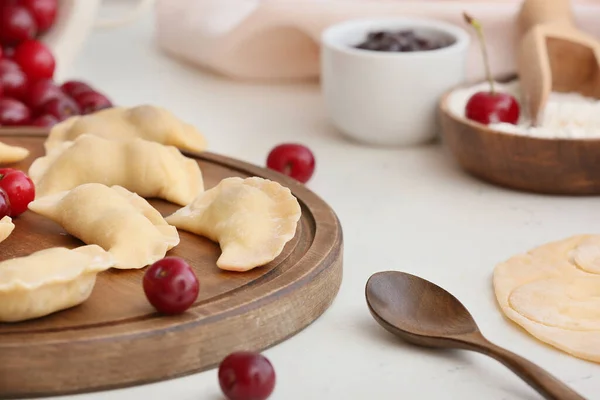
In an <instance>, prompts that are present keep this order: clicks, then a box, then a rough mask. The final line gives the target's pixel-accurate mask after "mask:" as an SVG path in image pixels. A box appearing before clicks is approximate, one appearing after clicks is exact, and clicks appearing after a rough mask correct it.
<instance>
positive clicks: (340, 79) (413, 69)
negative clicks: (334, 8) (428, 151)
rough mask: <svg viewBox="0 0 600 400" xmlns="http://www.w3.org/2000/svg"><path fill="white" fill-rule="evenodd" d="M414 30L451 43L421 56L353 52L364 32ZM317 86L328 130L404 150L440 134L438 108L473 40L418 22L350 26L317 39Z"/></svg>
mask: <svg viewBox="0 0 600 400" xmlns="http://www.w3.org/2000/svg"><path fill="white" fill-rule="evenodd" d="M404 29H411V30H414V31H415V33H417V34H418V35H419V36H423V37H427V38H432V39H436V38H444V39H451V40H452V41H453V43H452V44H451V45H449V46H448V47H444V48H441V49H437V50H429V51H419V52H410V53H408V52H405V53H400V52H380V51H369V50H361V49H356V48H355V46H356V45H358V44H359V43H360V42H362V41H363V40H364V39H365V38H366V37H367V34H368V33H369V32H372V31H376V30H404ZM321 40H322V46H321V49H322V50H321V52H322V53H321V85H322V90H323V95H324V98H325V103H326V107H327V110H328V113H329V116H330V118H331V121H332V123H333V124H334V125H335V126H336V127H337V128H338V129H339V130H340V131H341V132H343V133H344V134H346V135H348V136H350V137H352V138H354V139H355V140H358V141H360V142H363V143H367V144H371V145H381V146H409V145H417V144H422V143H426V142H429V141H431V140H432V139H433V138H435V137H436V135H437V130H438V129H437V128H438V114H437V105H438V103H439V99H440V98H441V96H442V95H443V94H444V93H445V92H446V91H447V90H448V89H450V88H452V87H454V86H456V85H458V84H461V83H463V82H464V80H465V77H466V65H467V50H468V47H469V42H470V37H469V35H468V33H467V32H466V31H465V30H464V29H462V28H460V27H458V26H455V25H452V24H448V23H445V22H441V21H436V20H427V19H419V18H394V19H368V20H350V21H346V22H342V23H339V24H336V25H333V26H331V27H329V28H328V29H326V30H325V31H324V32H323V34H322V37H321Z"/></svg>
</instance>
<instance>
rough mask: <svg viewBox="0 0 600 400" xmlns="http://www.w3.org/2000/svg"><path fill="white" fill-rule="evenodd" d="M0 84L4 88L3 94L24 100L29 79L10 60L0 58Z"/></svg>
mask: <svg viewBox="0 0 600 400" xmlns="http://www.w3.org/2000/svg"><path fill="white" fill-rule="evenodd" d="M0 84H1V85H2V87H3V88H4V96H6V97H13V98H15V99H19V100H24V99H25V98H26V96H27V89H28V87H29V79H28V78H27V75H25V73H24V72H23V71H21V69H20V68H19V66H18V65H17V64H16V63H15V62H14V61H12V60H8V59H6V58H3V59H2V60H0Z"/></svg>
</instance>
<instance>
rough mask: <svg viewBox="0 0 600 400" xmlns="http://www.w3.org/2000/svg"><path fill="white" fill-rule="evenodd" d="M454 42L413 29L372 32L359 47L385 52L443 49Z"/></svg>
mask: <svg viewBox="0 0 600 400" xmlns="http://www.w3.org/2000/svg"><path fill="white" fill-rule="evenodd" d="M451 44H452V41H450V40H443V39H441V38H437V39H432V38H428V37H425V36H424V35H419V34H417V33H416V32H415V31H414V30H412V29H406V30H396V31H391V30H389V31H387V30H382V31H375V32H370V33H369V34H368V35H367V38H366V39H365V40H364V41H363V42H362V43H360V44H358V45H357V46H356V48H357V49H361V50H371V51H385V52H402V53H406V52H415V51H429V50H437V49H442V48H444V47H448V46H450V45H451Z"/></svg>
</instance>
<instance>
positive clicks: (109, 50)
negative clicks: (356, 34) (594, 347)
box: [60, 13, 600, 400]
mask: <svg viewBox="0 0 600 400" xmlns="http://www.w3.org/2000/svg"><path fill="white" fill-rule="evenodd" d="M152 24H153V20H152V14H151V13H149V14H146V15H145V16H144V17H143V18H142V19H141V20H138V21H137V22H135V23H133V24H132V25H129V26H126V27H121V28H118V29H115V30H108V31H96V32H94V33H93V34H92V36H91V37H89V39H88V40H87V42H86V47H85V48H84V50H83V51H82V53H80V55H79V57H78V59H77V61H76V63H75V65H74V66H73V73H72V76H73V77H78V78H84V79H86V80H88V81H90V82H91V83H93V84H95V85H97V86H98V87H99V88H100V89H102V90H104V91H105V92H106V93H107V94H109V95H110V97H112V98H113V99H114V100H115V101H116V102H118V103H119V104H123V105H136V104H140V103H153V104H158V105H162V106H165V107H167V108H169V109H171V110H173V111H174V112H175V113H176V114H177V115H178V116H179V117H181V118H182V119H184V120H187V121H190V122H191V123H194V124H195V125H196V126H198V127H199V128H200V129H201V130H202V131H203V132H204V133H205V134H206V136H207V138H208V140H209V141H210V150H211V151H213V152H217V153H223V154H226V155H228V156H232V157H237V158H240V159H243V160H246V161H249V162H252V163H256V164H260V165H264V162H265V159H266V155H267V153H268V152H269V150H270V149H271V147H273V146H274V145H276V144H278V143H281V142H288V141H299V142H302V143H304V144H306V145H308V146H309V147H310V148H311V149H312V150H313V151H314V153H315V155H316V159H317V169H316V174H315V176H314V177H313V179H312V180H311V181H310V182H309V185H308V186H309V187H310V188H311V189H312V190H314V191H315V192H316V193H318V194H319V195H320V196H322V197H323V198H324V199H325V200H326V201H327V202H328V203H329V204H330V205H331V206H332V207H333V209H334V210H335V211H336V212H337V214H338V215H339V217H340V219H341V222H342V225H343V229H344V239H345V252H344V280H343V283H342V287H341V290H340V293H339V295H338V297H337V298H336V300H335V302H334V304H333V305H332V307H331V308H330V309H329V310H328V311H327V312H326V313H325V314H324V315H323V316H322V317H321V318H320V319H318V320H317V321H316V322H315V323H314V324H312V325H311V326H309V327H308V328H307V329H305V330H304V331H302V332H301V333H299V334H298V335H296V336H294V337H292V338H290V339H289V340H287V341H285V342H284V343H281V344H279V345H277V346H276V347H274V348H271V349H269V350H267V351H265V354H266V356H267V357H269V359H270V360H271V361H272V363H273V364H274V366H275V369H276V373H277V386H276V389H275V392H274V394H273V396H272V397H271V398H272V399H274V400H276V399H285V400H307V399H345V400H354V399H356V400H359V399H365V400H367V399H369V400H370V399H374V400H375V399H377V400H387V399H389V400H397V399H461V400H468V399H473V400H481V399H489V400H503V399H536V398H539V397H538V395H537V394H536V393H535V392H534V391H533V390H532V389H530V388H529V387H528V386H527V385H526V384H525V383H523V382H522V381H521V380H520V379H519V378H517V377H516V376H515V375H513V374H512V373H511V372H509V371H508V370H507V369H506V368H504V367H503V366H502V365H500V364H499V363H497V362H496V361H494V360H490V359H487V358H486V357H484V356H481V355H478V354H473V353H468V352H464V351H456V352H444V353H443V352H438V351H432V350H423V349H421V348H415V347H411V346H410V345H407V344H404V343H402V342H400V341H398V340H396V339H395V338H394V337H392V336H391V335H390V334H388V333H387V332H385V331H384V330H383V329H382V328H380V327H379V326H378V325H377V324H376V323H375V321H374V320H373V319H372V318H371V316H370V314H369V312H368V310H367V307H366V304H365V298H364V285H365V282H366V281H367V279H368V277H369V276H370V275H371V274H373V273H375V272H377V271H381V270H387V269H398V270H403V271H407V272H410V273H414V274H418V275H420V276H422V277H424V278H426V279H430V280H432V281H434V282H436V283H437V284H439V285H441V286H442V287H445V288H446V289H448V290H449V291H451V292H452V293H454V294H455V295H456V296H457V297H458V298H459V299H460V300H461V301H462V302H464V304H465V305H466V306H467V308H468V309H469V310H470V311H471V312H472V313H473V314H474V316H475V319H476V321H477V323H478V324H479V326H480V328H481V330H482V332H483V333H484V335H486V336H487V337H488V338H489V339H490V340H491V341H493V342H495V343H496V344H498V345H500V346H505V347H506V348H508V349H510V350H512V351H515V352H517V353H519V354H521V355H523V356H525V357H527V358H529V359H531V360H532V361H534V362H536V363H538V364H539V365H540V366H542V367H544V368H546V369H547V370H548V371H550V372H551V373H553V374H555V375H556V376H557V377H558V378H560V379H562V380H564V381H565V382H567V383H568V384H570V385H571V386H572V387H573V388H574V389H575V390H577V391H579V392H580V393H581V394H582V395H583V396H585V397H586V398H600V394H599V389H600V366H598V365H595V364H592V363H588V362H585V361H582V360H578V359H576V358H572V357H569V356H567V355H566V354H564V353H562V352H560V351H558V350H554V349H553V348H550V347H548V346H545V345H543V344H541V343H540V342H538V341H536V340H535V339H533V338H532V337H530V336H528V335H527V334H525V333H524V332H523V331H522V330H520V329H518V328H517V327H516V326H515V325H513V324H512V323H510V322H508V321H507V320H505V319H504V318H503V316H502V315H501V313H500V312H499V309H498V308H497V306H496V302H495V297H494V295H493V292H492V287H491V274H492V269H493V267H494V265H495V264H496V263H498V262H500V261H503V260H504V259H506V258H508V257H510V256H512V255H514V254H517V253H520V252H523V251H526V250H528V249H530V248H532V247H534V246H537V245H540V244H542V243H544V242H546V241H551V240H556V239H561V238H564V237H567V236H569V235H573V234H579V233H587V232H589V233H594V232H598V231H600V200H599V199H597V198H593V197H588V198H559V197H542V196H536V195H530V194H523V193H516V192H512V191H508V190H503V189H501V188H497V187H494V186H490V185H488V184H485V183H482V182H479V181H477V180H475V179H473V178H471V177H469V176H467V175H465V174H464V173H463V172H462V171H460V170H459V169H458V168H457V166H456V165H455V163H454V162H453V160H452V159H451V158H450V157H449V156H448V155H447V154H446V153H445V150H444V149H443V147H442V146H440V145H430V146H425V147H420V148H412V149H375V148H368V147H363V146H359V145H357V144H355V143H352V142H350V141H348V140H346V139H344V138H343V137H342V136H340V135H339V134H338V133H337V132H336V131H335V130H334V129H332V128H331V127H330V126H329V124H328V121H327V116H326V114H325V111H324V108H323V103H322V99H321V95H320V91H319V87H318V85H317V84H315V83H311V84H292V85H255V84H248V83H239V82H233V81H228V80H225V79H223V78H220V77H216V76H214V75H211V74H209V73H206V72H203V71H200V70H197V69H195V68H193V67H190V66H187V65H183V64H181V63H178V62H177V61H175V60H172V59H170V58H168V57H167V56H165V55H164V54H162V53H160V52H159V51H158V50H157V49H156V48H155V46H154V43H153V25H152ZM65 362H68V361H65ZM60 398H61V399H69V400H76V399H81V400H99V399H103V400H131V399H138V398H139V399H146V400H152V399H167V398H169V399H176V400H198V399H209V400H217V399H222V396H221V394H220V390H219V385H218V380H217V374H216V370H211V371H208V372H204V373H201V374H196V375H192V376H188V377H185V378H181V379H175V380H171V381H167V382H161V383H156V384H150V385H144V386H139V387H134V388H128V389H122V390H115V391H109V392H99V393H94V394H85V395H78V396H68V397H60Z"/></svg>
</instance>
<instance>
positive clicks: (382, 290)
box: [366, 271, 479, 347]
mask: <svg viewBox="0 0 600 400" xmlns="http://www.w3.org/2000/svg"><path fill="white" fill-rule="evenodd" d="M366 297H367V303H368V306H369V310H370V311H371V314H372V315H373V318H375V319H376V320H377V321H378V322H379V324H381V325H382V326H383V327H384V328H385V329H387V330H388V331H390V332H392V333H394V334H396V335H398V336H402V337H403V338H404V339H405V340H407V341H410V342H413V343H415V344H419V345H423V346H434V347H438V346H439V345H440V342H439V341H438V340H433V341H432V340H431V338H432V337H433V338H435V339H443V338H453V337H454V336H456V335H464V334H476V333H479V329H478V327H477V324H476V323H475V321H474V320H473V317H471V314H469V311H468V310H467V309H466V308H465V306H464V305H463V304H462V303H461V302H460V301H458V299H457V298H456V297H454V296H453V295H451V294H450V293H448V292H447V291H445V290H444V289H442V288H441V287H439V286H437V285H435V284H433V283H431V282H429V281H424V280H422V279H421V278H418V277H416V276H413V275H409V274H404V273H401V272H396V271H387V272H378V273H376V274H374V275H373V276H371V278H369V281H368V282H367V286H366ZM398 299H402V301H398ZM387 321H390V322H387Z"/></svg>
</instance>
